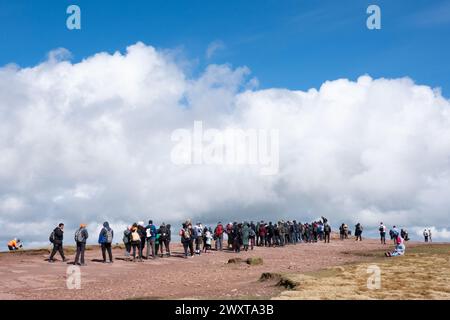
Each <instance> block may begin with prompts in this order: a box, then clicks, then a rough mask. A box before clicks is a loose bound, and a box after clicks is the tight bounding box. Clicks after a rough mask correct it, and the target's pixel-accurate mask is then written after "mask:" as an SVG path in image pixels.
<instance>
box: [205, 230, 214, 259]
mask: <svg viewBox="0 0 450 320" xmlns="http://www.w3.org/2000/svg"><path fill="white" fill-rule="evenodd" d="M203 237H204V246H203V249H204V250H205V253H206V252H207V251H208V250H209V251H211V244H212V239H213V235H212V230H211V228H207V227H206V226H205V229H204V232H203Z"/></svg>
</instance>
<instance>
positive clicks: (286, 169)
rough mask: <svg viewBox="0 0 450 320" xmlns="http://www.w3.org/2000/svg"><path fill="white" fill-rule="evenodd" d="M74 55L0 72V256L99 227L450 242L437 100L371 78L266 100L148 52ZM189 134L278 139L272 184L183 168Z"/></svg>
mask: <svg viewBox="0 0 450 320" xmlns="http://www.w3.org/2000/svg"><path fill="white" fill-rule="evenodd" d="M61 52H64V54H63V55H61ZM66 56H68V54H67V52H66V51H61V49H60V50H59V51H58V52H56V53H55V54H49V58H48V60H47V61H45V62H43V63H41V64H39V65H37V66H34V67H32V68H19V67H17V66H14V65H8V66H4V67H3V68H1V69H0V124H1V125H0V239H1V240H2V241H6V240H7V239H8V238H10V237H13V236H19V237H22V238H23V239H24V240H26V241H28V243H36V244H37V243H41V242H44V241H45V240H46V239H47V237H48V234H49V232H50V230H51V228H52V227H53V226H54V225H56V224H57V223H58V222H60V221H64V222H65V223H66V225H67V226H68V227H69V230H70V231H71V230H73V229H74V228H75V227H76V226H77V225H78V224H79V223H80V222H84V223H88V224H89V225H90V230H91V231H93V232H94V231H96V230H97V228H98V225H99V224H100V223H101V222H103V221H104V220H108V221H110V223H111V224H112V225H113V226H116V228H122V227H123V226H125V225H126V224H129V223H130V222H134V221H140V220H148V219H149V218H152V219H153V220H155V221H156V222H161V221H163V220H164V221H166V222H172V223H177V225H178V222H179V221H181V220H182V219H185V218H187V217H190V218H193V219H194V220H200V219H201V220H202V221H204V222H205V221H207V222H215V221H217V220H222V221H223V220H235V219H240V220H241V219H249V220H250V219H261V218H264V219H273V220H275V219H278V218H296V219H297V220H301V221H305V220H309V219H314V218H317V217H319V216H320V215H325V216H327V217H329V218H330V220H331V221H332V223H333V224H334V225H335V226H336V225H338V224H339V223H341V222H343V221H345V222H347V223H355V222H357V221H360V222H362V223H363V224H365V225H366V226H367V227H374V228H375V226H376V225H377V224H378V223H379V221H384V222H385V223H387V224H397V225H402V226H405V227H408V228H412V229H411V230H415V229H413V228H422V227H421V226H436V227H437V228H438V229H436V232H435V235H436V236H439V235H441V236H442V238H449V235H448V232H446V231H445V230H446V229H443V228H445V227H447V228H448V227H449V223H448V211H449V208H450V197H449V196H448V195H449V194H450V102H449V100H447V99H446V98H444V97H443V96H442V95H441V94H440V92H439V91H438V90H434V89H432V88H430V87H427V86H421V85H416V84H415V83H414V82H413V81H412V80H410V79H408V78H402V79H384V78H381V79H372V78H370V77H369V76H361V77H360V78H358V79H357V81H350V80H347V79H339V80H335V81H327V82H325V83H323V84H322V86H321V87H320V88H317V89H310V90H308V91H293V90H287V89H266V90H258V89H256V88H255V87H254V84H255V83H256V81H255V79H250V71H249V70H248V69H247V68H245V67H238V68H233V67H231V66H228V65H209V66H208V67H207V68H206V69H205V70H204V71H203V73H202V74H201V75H200V76H198V77H195V78H192V77H189V76H188V74H189V73H188V72H186V70H184V68H183V64H181V63H177V61H176V60H175V59H174V58H173V56H171V55H169V54H167V53H166V52H164V51H157V50H156V49H155V48H153V47H151V46H146V45H144V44H142V43H137V44H135V45H132V46H130V47H128V48H127V50H126V52H125V53H120V52H116V53H113V54H108V53H98V54H96V55H94V56H91V57H89V58H87V59H85V60H83V61H81V62H79V63H71V62H70V61H67V60H64V57H66ZM61 57H62V58H63V59H62V58H61ZM195 121H202V123H203V126H204V127H205V128H215V129H219V130H225V129H226V128H241V129H244V130H245V129H275V130H278V132H279V170H278V173H277V174H275V175H268V176H265V175H261V174H259V171H258V170H255V169H254V168H253V167H252V166H248V165H247V166H245V165H243V166H228V165H221V166H219V165H177V164H175V163H173V161H172V159H171V152H172V150H173V148H174V141H172V133H173V132H174V131H175V130H177V129H179V128H186V129H192V128H193V126H194V122H195ZM441 229H442V230H444V231H442V232H439V230H441ZM417 230H419V229H417ZM411 233H413V232H411ZM70 238H71V237H70ZM94 238H95V237H94Z"/></svg>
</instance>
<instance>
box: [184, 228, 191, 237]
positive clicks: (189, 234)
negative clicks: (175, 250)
mask: <svg viewBox="0 0 450 320" xmlns="http://www.w3.org/2000/svg"><path fill="white" fill-rule="evenodd" d="M183 238H185V239H190V238H191V232H190V231H189V229H187V228H186V229H183Z"/></svg>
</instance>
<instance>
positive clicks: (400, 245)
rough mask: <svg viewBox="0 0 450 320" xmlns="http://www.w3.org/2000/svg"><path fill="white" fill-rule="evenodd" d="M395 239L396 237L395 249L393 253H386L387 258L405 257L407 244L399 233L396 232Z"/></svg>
mask: <svg viewBox="0 0 450 320" xmlns="http://www.w3.org/2000/svg"><path fill="white" fill-rule="evenodd" d="M394 237H395V249H394V251H392V252H386V257H397V256H403V255H404V254H405V249H406V247H405V242H404V241H403V238H402V237H401V235H400V234H399V233H398V231H394Z"/></svg>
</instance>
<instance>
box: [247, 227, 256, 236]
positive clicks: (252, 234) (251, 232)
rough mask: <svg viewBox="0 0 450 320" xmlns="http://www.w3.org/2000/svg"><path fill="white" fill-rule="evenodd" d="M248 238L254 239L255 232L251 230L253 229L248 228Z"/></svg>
mask: <svg viewBox="0 0 450 320" xmlns="http://www.w3.org/2000/svg"><path fill="white" fill-rule="evenodd" d="M248 236H249V237H250V238H254V237H255V236H256V233H255V230H253V229H251V228H250V231H249V233H248Z"/></svg>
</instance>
